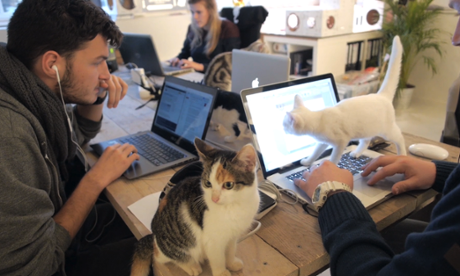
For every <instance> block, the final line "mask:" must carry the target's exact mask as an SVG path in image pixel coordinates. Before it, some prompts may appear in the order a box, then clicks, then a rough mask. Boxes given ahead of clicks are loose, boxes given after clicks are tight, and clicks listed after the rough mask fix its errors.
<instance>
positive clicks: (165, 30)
mask: <svg viewBox="0 0 460 276" xmlns="http://www.w3.org/2000/svg"><path fill="white" fill-rule="evenodd" d="M190 18H191V17H190V13H189V12H180V13H165V14H157V15H146V16H142V15H140V16H136V17H134V18H121V19H117V21H116V24H117V25H118V27H120V30H121V31H122V32H130V33H141V34H150V35H151V36H152V38H153V42H154V43H155V48H156V50H157V53H158V55H159V56H160V60H167V59H170V58H173V57H175V56H177V55H178V54H179V52H180V50H181V49H182V44H183V43H184V40H185V35H186V34H187V27H188V25H189V24H190Z"/></svg>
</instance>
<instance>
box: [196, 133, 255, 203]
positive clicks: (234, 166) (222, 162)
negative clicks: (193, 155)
mask: <svg viewBox="0 0 460 276" xmlns="http://www.w3.org/2000/svg"><path fill="white" fill-rule="evenodd" d="M195 146H196V148H197V150H198V153H199V155H200V159H201V162H202V163H203V174H202V179H201V185H202V188H203V191H204V198H205V201H206V202H207V203H208V204H218V205H227V204H232V203H236V202H238V201H241V200H244V198H245V194H246V193H250V192H251V189H250V188H251V187H254V185H256V186H257V183H256V176H255V170H256V152H255V149H254V147H253V146H252V145H246V146H244V147H243V148H242V149H241V150H240V151H239V152H237V153H235V152H231V151H221V150H217V149H214V148H212V147H210V146H208V145H206V144H205V143H204V142H203V141H201V140H199V139H195Z"/></svg>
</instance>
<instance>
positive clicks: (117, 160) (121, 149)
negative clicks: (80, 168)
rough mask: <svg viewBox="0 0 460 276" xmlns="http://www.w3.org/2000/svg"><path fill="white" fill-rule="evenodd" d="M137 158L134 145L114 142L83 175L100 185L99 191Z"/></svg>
mask: <svg viewBox="0 0 460 276" xmlns="http://www.w3.org/2000/svg"><path fill="white" fill-rule="evenodd" d="M135 160H139V154H138V153H137V149H136V147H134V146H133V145H131V144H128V143H126V144H123V145H120V144H115V145H113V146H110V147H108V148H107V149H106V150H105V151H104V152H103V153H102V155H101V157H100V158H99V160H98V161H97V162H96V163H95V164H94V166H93V167H92V168H91V170H89V172H88V173H87V174H86V175H85V177H90V178H91V180H93V182H94V183H98V184H99V185H101V186H100V187H99V188H101V191H102V190H103V189H104V188H105V187H107V186H108V185H109V184H110V183H112V182H113V181H114V180H116V179H117V178H119V177H120V176H121V175H122V174H123V173H124V172H125V171H126V170H127V169H128V168H129V166H130V165H131V164H132V163H133V162H134V161H135Z"/></svg>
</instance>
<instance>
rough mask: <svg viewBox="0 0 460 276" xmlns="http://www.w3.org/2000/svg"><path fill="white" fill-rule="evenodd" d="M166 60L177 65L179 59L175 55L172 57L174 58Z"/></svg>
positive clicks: (172, 64)
mask: <svg viewBox="0 0 460 276" xmlns="http://www.w3.org/2000/svg"><path fill="white" fill-rule="evenodd" d="M168 62H169V64H170V65H171V66H179V62H180V59H179V58H177V57H174V58H172V59H170V60H168Z"/></svg>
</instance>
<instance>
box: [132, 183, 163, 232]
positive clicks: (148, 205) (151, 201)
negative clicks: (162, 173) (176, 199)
mask: <svg viewBox="0 0 460 276" xmlns="http://www.w3.org/2000/svg"><path fill="white" fill-rule="evenodd" d="M160 194H161V192H158V193H154V194H150V195H148V196H145V197H143V198H141V199H139V200H138V201H136V202H134V203H133V204H131V205H129V206H128V210H129V211H131V213H133V215H134V216H135V217H136V218H137V219H138V220H139V221H140V222H142V224H144V225H145V227H146V228H147V229H149V230H150V232H152V228H151V227H150V225H151V224H152V219H153V216H154V215H155V213H156V211H157V209H158V200H159V199H160Z"/></svg>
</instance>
